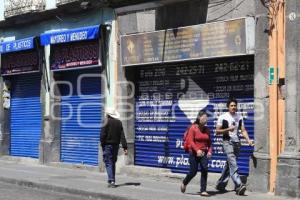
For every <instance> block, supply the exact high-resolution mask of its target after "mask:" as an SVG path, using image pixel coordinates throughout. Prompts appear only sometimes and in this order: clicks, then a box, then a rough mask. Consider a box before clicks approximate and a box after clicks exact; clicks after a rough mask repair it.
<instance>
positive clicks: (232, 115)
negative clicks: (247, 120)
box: [216, 98, 253, 195]
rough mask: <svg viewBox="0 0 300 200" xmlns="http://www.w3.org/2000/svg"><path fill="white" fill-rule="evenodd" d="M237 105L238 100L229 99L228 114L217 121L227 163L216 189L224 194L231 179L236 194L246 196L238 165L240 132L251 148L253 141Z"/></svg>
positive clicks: (217, 129) (217, 128)
mask: <svg viewBox="0 0 300 200" xmlns="http://www.w3.org/2000/svg"><path fill="white" fill-rule="evenodd" d="M237 105H238V102H237V100H236V99H234V98H232V99H229V100H228V101H227V104H226V106H227V108H228V112H226V113H224V114H222V115H221V116H220V117H219V118H218V121H217V126H216V133H217V135H222V136H223V150H224V152H225V154H226V156H227V161H226V164H225V167H224V169H223V171H222V174H221V177H220V178H219V180H218V181H217V185H216V189H217V190H219V191H222V192H224V191H225V188H226V186H227V183H228V181H229V178H230V177H231V179H232V181H233V182H234V184H235V191H236V194H237V195H244V193H245V191H246V186H245V185H244V184H243V183H242V181H241V178H240V175H239V173H238V165H237V158H238V156H239V153H240V147H241V141H240V138H239V132H241V133H242V135H243V137H244V138H245V139H246V141H247V142H248V144H249V145H250V146H253V141H252V140H250V139H249V136H248V133H247V130H246V129H245V126H244V121H243V118H242V116H241V115H240V114H238V113H237Z"/></svg>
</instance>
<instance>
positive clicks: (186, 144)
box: [182, 125, 192, 153]
mask: <svg viewBox="0 0 300 200" xmlns="http://www.w3.org/2000/svg"><path fill="white" fill-rule="evenodd" d="M191 127H192V125H190V126H189V127H188V128H187V129H186V130H185V132H184V134H183V138H182V146H183V149H184V151H185V152H186V153H188V152H189V151H190V144H189V141H188V140H187V139H188V135H189V132H190V128H191Z"/></svg>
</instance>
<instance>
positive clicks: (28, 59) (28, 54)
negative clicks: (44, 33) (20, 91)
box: [1, 50, 40, 76]
mask: <svg viewBox="0 0 300 200" xmlns="http://www.w3.org/2000/svg"><path fill="white" fill-rule="evenodd" d="M39 66H40V64H39V56H38V52H37V50H29V51H20V52H14V53H7V54H2V55H1V75H3V76H5V75H13V74H21V73H29V72H31V73H32V72H39V71H40V67H39Z"/></svg>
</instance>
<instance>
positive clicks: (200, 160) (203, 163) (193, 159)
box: [183, 153, 208, 192]
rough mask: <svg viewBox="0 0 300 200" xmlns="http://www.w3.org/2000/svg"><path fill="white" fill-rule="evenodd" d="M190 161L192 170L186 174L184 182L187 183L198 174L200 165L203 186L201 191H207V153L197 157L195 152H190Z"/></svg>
mask: <svg viewBox="0 0 300 200" xmlns="http://www.w3.org/2000/svg"><path fill="white" fill-rule="evenodd" d="M189 163H190V171H189V173H188V174H187V175H186V177H185V179H184V180H183V184H184V185H187V184H188V183H189V182H190V181H191V180H192V178H194V177H195V176H196V174H197V171H198V166H199V165H200V167H201V182H200V184H201V188H200V192H204V191H206V186H207V174H208V158H207V155H206V154H205V155H204V156H202V157H197V156H196V155H195V154H192V153H191V154H190V158H189Z"/></svg>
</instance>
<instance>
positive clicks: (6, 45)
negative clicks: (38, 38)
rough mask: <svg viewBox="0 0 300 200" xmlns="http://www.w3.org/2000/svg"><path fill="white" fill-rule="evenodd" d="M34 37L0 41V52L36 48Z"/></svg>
mask: <svg viewBox="0 0 300 200" xmlns="http://www.w3.org/2000/svg"><path fill="white" fill-rule="evenodd" d="M33 40H34V37H29V38H24V39H21V40H14V41H9V42H3V43H0V53H1V54H3V53H10V52H16V51H24V50H29V49H33V48H34V41H33Z"/></svg>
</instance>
